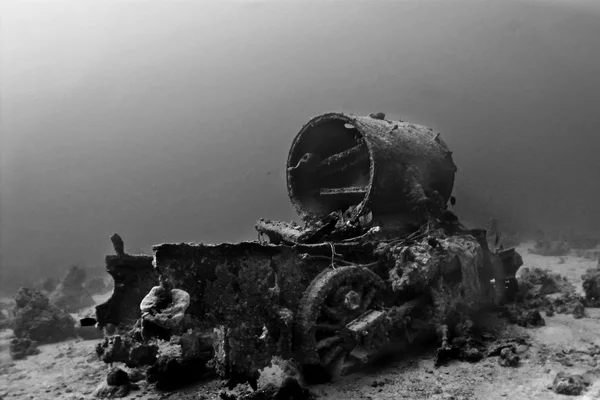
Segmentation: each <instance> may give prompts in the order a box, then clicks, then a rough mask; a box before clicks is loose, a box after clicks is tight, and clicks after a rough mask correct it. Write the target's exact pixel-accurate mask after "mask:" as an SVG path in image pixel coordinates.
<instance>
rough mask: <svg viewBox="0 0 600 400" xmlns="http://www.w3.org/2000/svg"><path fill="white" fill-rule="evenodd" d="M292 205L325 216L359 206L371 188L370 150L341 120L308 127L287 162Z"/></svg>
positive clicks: (301, 134) (329, 120)
mask: <svg viewBox="0 0 600 400" xmlns="http://www.w3.org/2000/svg"><path fill="white" fill-rule="evenodd" d="M288 180H289V184H288V188H289V190H290V197H291V198H292V201H294V202H295V203H297V205H299V206H300V207H301V208H302V210H303V211H304V212H307V213H309V214H311V215H313V216H324V215H327V214H329V213H331V212H334V211H346V210H348V208H349V207H351V206H357V205H359V204H360V203H361V202H362V201H363V200H364V199H365V198H366V197H367V196H368V194H369V191H370V187H371V161H370V157H369V148H368V146H367V144H366V142H365V140H364V138H363V137H362V134H361V133H360V132H359V130H358V129H357V128H356V127H355V126H353V125H352V124H350V123H348V122H347V121H344V120H342V119H339V118H337V119H328V120H326V121H323V122H320V123H314V124H311V125H309V126H307V127H306V128H305V129H304V130H302V131H301V132H300V134H299V137H298V138H297V140H296V143H295V146H294V147H293V148H292V150H291V154H290V158H289V161H288Z"/></svg>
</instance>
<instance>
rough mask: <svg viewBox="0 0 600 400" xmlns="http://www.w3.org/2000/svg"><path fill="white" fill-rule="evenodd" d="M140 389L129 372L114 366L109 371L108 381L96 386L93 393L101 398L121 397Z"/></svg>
mask: <svg viewBox="0 0 600 400" xmlns="http://www.w3.org/2000/svg"><path fill="white" fill-rule="evenodd" d="M138 389H139V386H138V385H137V384H135V383H133V382H132V381H131V380H130V378H129V375H128V374H127V372H125V371H123V370H122V369H121V368H118V367H113V368H111V370H110V371H109V373H108V376H107V377H106V381H105V382H102V383H101V384H100V386H99V387H98V388H96V390H95V391H94V393H93V395H94V397H99V398H109V399H113V398H121V397H125V396H127V395H128V394H129V393H130V392H131V391H132V390H138Z"/></svg>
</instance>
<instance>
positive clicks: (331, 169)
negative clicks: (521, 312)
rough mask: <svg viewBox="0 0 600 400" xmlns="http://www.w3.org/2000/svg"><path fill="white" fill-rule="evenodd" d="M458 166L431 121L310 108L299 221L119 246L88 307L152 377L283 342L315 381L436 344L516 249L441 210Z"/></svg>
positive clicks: (238, 369) (231, 372)
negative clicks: (138, 250)
mask: <svg viewBox="0 0 600 400" xmlns="http://www.w3.org/2000/svg"><path fill="white" fill-rule="evenodd" d="M455 173H456V166H455V164H454V162H453V159H452V152H451V151H450V150H449V149H448V147H447V145H446V144H445V143H444V141H443V140H442V139H441V137H440V134H439V133H437V132H434V131H433V130H431V129H429V128H426V127H423V126H419V125H415V124H411V123H407V122H404V121H389V120H386V119H385V116H384V115H382V114H372V115H370V116H368V117H367V116H354V115H347V114H340V113H330V114H324V115H321V116H318V117H316V118H313V119H312V120H311V121H309V122H308V124H306V125H305V126H304V127H303V128H302V130H301V131H300V132H299V133H298V134H297V136H296V137H295V139H294V141H293V143H292V146H291V150H290V152H289V157H288V161H287V187H288V193H289V197H290V200H291V202H292V205H293V207H294V209H295V211H296V212H297V214H298V215H299V217H300V218H301V220H302V225H299V224H297V223H286V222H274V221H268V220H260V221H259V222H258V223H257V224H256V229H257V231H258V234H259V240H257V241H253V242H242V243H224V244H217V245H208V244H185V243H179V244H161V245H157V246H154V248H153V251H154V257H153V258H151V257H150V256H145V255H142V256H135V255H128V254H125V252H124V251H123V250H122V248H121V249H117V252H118V253H120V254H117V255H113V256H107V258H106V262H107V269H108V272H109V273H110V274H111V275H112V276H113V277H114V280H115V289H114V293H113V296H112V298H111V299H110V300H109V301H108V302H107V303H105V304H103V305H100V306H98V308H97V321H98V325H100V326H105V325H107V324H114V325H116V326H118V327H119V329H120V332H121V333H122V335H117V336H112V337H109V338H106V339H105V342H104V343H103V344H102V345H101V346H99V348H98V353H99V354H100V355H101V356H102V357H103V359H104V360H105V361H106V362H115V361H122V362H125V363H127V364H128V365H131V366H141V365H151V367H150V368H149V369H148V378H149V380H151V379H154V380H159V379H160V378H152V376H153V374H154V375H156V374H157V373H158V372H160V371H162V372H164V371H165V369H169V368H171V370H172V371H175V372H173V373H183V372H182V371H183V370H184V369H186V368H187V371H190V370H192V371H193V372H191V373H192V374H195V376H198V375H200V374H201V371H203V370H205V369H210V370H214V371H216V372H217V373H218V374H219V375H221V376H222V377H227V378H230V379H234V380H237V381H240V380H242V381H244V380H249V381H250V382H252V381H255V380H256V378H257V376H258V374H259V373H260V372H259V371H260V370H261V369H263V368H264V367H265V366H267V365H269V363H270V361H271V360H272V359H273V357H278V358H279V359H283V360H289V361H290V362H291V363H293V364H294V365H295V366H297V367H298V368H299V369H301V370H302V371H303V375H304V377H305V378H306V379H307V380H309V381H315V380H322V379H323V378H325V379H328V378H330V377H332V376H335V375H337V374H344V373H347V372H349V371H352V370H355V369H356V368H360V367H361V366H362V365H364V364H366V363H369V362H370V361H371V360H373V359H374V358H376V357H377V356H378V355H379V354H382V353H383V352H386V351H388V350H390V349H392V348H393V349H395V350H398V349H402V347H403V346H407V345H410V344H412V343H414V341H416V340H419V339H422V338H424V337H428V336H427V334H428V333H431V332H433V333H435V332H438V334H439V340H441V341H442V343H444V341H446V340H447V339H448V338H447V337H446V332H447V329H445V326H446V325H449V324H453V323H456V322H457V321H459V320H460V319H461V318H463V317H464V316H468V315H469V314H470V313H472V312H474V311H476V310H478V309H481V308H483V307H486V306H490V305H494V304H499V303H502V302H504V301H506V300H508V299H509V297H510V296H512V295H513V294H514V289H515V272H516V270H517V269H518V268H519V266H520V265H521V264H522V261H521V258H520V256H519V255H518V254H517V253H516V252H515V251H514V249H503V250H500V251H497V250H496V249H491V248H490V247H489V246H488V242H487V239H486V232H485V230H481V229H479V230H471V229H467V228H466V227H465V226H463V225H462V224H461V223H460V222H459V221H458V218H457V217H456V216H455V215H454V214H453V213H452V212H451V211H449V210H448V208H447V203H448V202H449V200H450V197H451V193H452V189H453V185H454V179H455ZM113 242H114V240H113ZM120 246H121V247H122V242H121V244H120ZM163 341H170V343H171V344H172V345H173V346H175V347H176V348H177V351H176V352H175V353H176V355H175V356H167V355H165V354H166V353H164V351H161V350H160V346H161V345H160V343H163Z"/></svg>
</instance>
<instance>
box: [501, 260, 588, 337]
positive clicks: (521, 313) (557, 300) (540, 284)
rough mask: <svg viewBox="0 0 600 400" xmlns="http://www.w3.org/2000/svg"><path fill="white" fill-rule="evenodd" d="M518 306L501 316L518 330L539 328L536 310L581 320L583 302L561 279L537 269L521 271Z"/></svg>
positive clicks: (512, 306) (539, 316)
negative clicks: (515, 325)
mask: <svg viewBox="0 0 600 400" xmlns="http://www.w3.org/2000/svg"><path fill="white" fill-rule="evenodd" d="M519 300H520V301H519V302H518V303H516V304H513V305H510V306H508V307H506V308H505V310H504V313H505V316H507V317H508V318H509V320H510V321H511V322H515V323H517V324H519V325H521V326H527V325H532V326H539V325H543V324H544V322H543V318H542V317H541V315H539V310H542V311H545V312H546V315H547V316H549V317H551V316H552V315H554V313H557V314H572V315H573V317H575V318H583V317H584V316H585V299H584V298H582V297H581V296H580V295H578V294H577V293H576V291H575V287H574V286H573V284H571V283H570V282H569V281H568V280H567V279H566V278H565V277H564V276H562V275H560V274H554V273H551V272H549V271H547V270H543V269H540V268H534V269H529V268H523V269H522V272H521V277H520V279H519Z"/></svg>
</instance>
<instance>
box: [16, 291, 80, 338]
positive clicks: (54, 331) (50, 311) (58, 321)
mask: <svg viewBox="0 0 600 400" xmlns="http://www.w3.org/2000/svg"><path fill="white" fill-rule="evenodd" d="M15 302H16V309H15V319H14V326H13V329H14V334H15V336H16V337H17V338H25V337H27V338H29V339H31V340H34V341H36V342H38V343H55V342H60V341H63V340H65V339H68V338H72V337H75V320H74V319H73V317H71V315H70V314H69V313H67V312H66V311H64V310H61V309H59V308H58V307H55V306H53V305H51V304H50V302H49V300H48V298H47V297H46V296H44V295H43V294H42V293H41V292H40V291H37V290H31V289H27V288H21V289H19V292H18V293H17V295H16V296H15Z"/></svg>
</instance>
